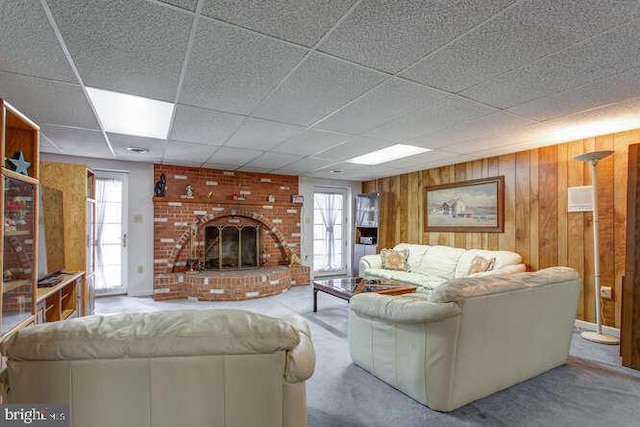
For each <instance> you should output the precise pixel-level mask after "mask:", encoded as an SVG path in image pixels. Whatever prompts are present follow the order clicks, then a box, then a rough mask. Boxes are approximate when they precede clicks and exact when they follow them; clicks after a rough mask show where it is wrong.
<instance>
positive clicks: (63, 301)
mask: <svg viewBox="0 0 640 427" xmlns="http://www.w3.org/2000/svg"><path fill="white" fill-rule="evenodd" d="M59 277H60V279H61V281H60V283H58V284H57V285H55V286H51V287H48V288H38V289H37V292H36V304H37V311H36V315H37V319H36V321H37V323H45V322H57V321H59V320H66V319H69V318H71V317H78V316H80V313H81V311H82V301H83V298H82V288H83V278H84V273H83V272H78V273H72V274H61V275H60V276H59Z"/></svg>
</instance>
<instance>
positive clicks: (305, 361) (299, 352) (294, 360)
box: [280, 314, 316, 383]
mask: <svg viewBox="0 0 640 427" xmlns="http://www.w3.org/2000/svg"><path fill="white" fill-rule="evenodd" d="M280 318H281V319H282V320H285V321H287V322H289V323H291V324H292V325H293V327H294V328H296V330H297V331H298V333H299V335H300V343H298V345H297V346H296V347H294V348H293V349H292V350H290V351H288V352H287V365H286V367H285V372H284V378H285V380H286V381H287V382H288V383H298V382H302V381H305V380H307V379H309V378H311V375H313V371H314V370H315V367H316V353H315V350H314V349H313V342H312V341H311V331H310V330H309V325H307V322H305V321H304V319H303V318H302V317H300V316H298V315H295V314H290V315H283V316H281V317H280Z"/></svg>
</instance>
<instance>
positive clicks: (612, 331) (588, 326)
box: [575, 319, 620, 338]
mask: <svg viewBox="0 0 640 427" xmlns="http://www.w3.org/2000/svg"><path fill="white" fill-rule="evenodd" d="M575 325H576V328H578V329H582V330H585V331H595V330H596V329H598V327H597V325H596V324H595V323H591V322H585V321H584V320H577V319H576V321H575ZM602 332H604V333H605V334H607V335H611V336H614V337H618V338H620V329H618V328H612V327H611V326H603V327H602Z"/></svg>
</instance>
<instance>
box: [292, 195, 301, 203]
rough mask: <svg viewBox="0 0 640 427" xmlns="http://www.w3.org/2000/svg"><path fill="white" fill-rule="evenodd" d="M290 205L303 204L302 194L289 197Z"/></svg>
mask: <svg viewBox="0 0 640 427" xmlns="http://www.w3.org/2000/svg"><path fill="white" fill-rule="evenodd" d="M291 203H304V196H303V195H302V194H293V195H291Z"/></svg>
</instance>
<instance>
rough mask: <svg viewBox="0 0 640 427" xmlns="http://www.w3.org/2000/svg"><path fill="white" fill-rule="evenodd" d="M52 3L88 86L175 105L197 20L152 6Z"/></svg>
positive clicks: (125, 1) (94, 0)
mask: <svg viewBox="0 0 640 427" xmlns="http://www.w3.org/2000/svg"><path fill="white" fill-rule="evenodd" d="M47 2H48V4H49V7H50V8H51V11H52V13H53V16H54V18H55V20H56V22H57V24H58V26H59V27H60V32H61V33H62V37H63V38H64V40H65V42H66V44H67V47H68V48H69V51H70V52H71V55H72V56H73V59H74V61H75V64H76V66H77V67H78V71H79V72H80V76H81V77H82V80H83V81H84V83H85V84H86V85H87V86H91V87H97V88H100V89H108V90H113V91H116V92H125V93H129V94H134V95H140V96H146V97H149V98H153V99H160V100H164V101H173V100H174V99H175V95H176V89H177V86H178V80H179V78H180V70H181V68H182V62H183V61H184V55H185V48H186V46H187V41H188V39H189V31H190V29H191V23H192V22H193V16H192V15H189V14H186V13H181V12H178V11H175V10H172V9H170V8H167V7H163V6H161V5H158V4H155V3H151V2H146V1H131V0H111V1H100V0H85V1H81V2H78V1H76V0H47Z"/></svg>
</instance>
